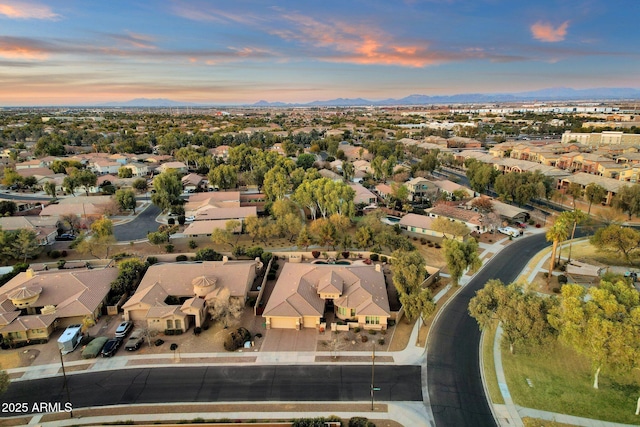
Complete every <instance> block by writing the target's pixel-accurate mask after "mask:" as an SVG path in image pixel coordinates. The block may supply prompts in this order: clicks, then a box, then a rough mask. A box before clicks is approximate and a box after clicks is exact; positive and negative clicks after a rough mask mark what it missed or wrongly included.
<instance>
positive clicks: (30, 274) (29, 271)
mask: <svg viewBox="0 0 640 427" xmlns="http://www.w3.org/2000/svg"><path fill="white" fill-rule="evenodd" d="M25 273H27V279H31V278H32V277H34V276H35V275H36V273H35V272H34V271H33V268H27V271H26V272H25Z"/></svg>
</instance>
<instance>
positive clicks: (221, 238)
mask: <svg viewBox="0 0 640 427" xmlns="http://www.w3.org/2000/svg"><path fill="white" fill-rule="evenodd" d="M241 228H242V223H241V222H240V221H238V220H236V219H232V220H229V221H227V222H225V223H224V228H216V229H215V230H213V232H212V233H211V241H212V242H213V243H215V244H217V245H229V246H231V247H232V248H235V247H236V245H237V244H238V239H239V238H240V233H239V231H238V230H239V229H241ZM235 233H237V234H238V235H237V237H234V234H235Z"/></svg>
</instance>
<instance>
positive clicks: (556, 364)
mask: <svg viewBox="0 0 640 427" xmlns="http://www.w3.org/2000/svg"><path fill="white" fill-rule="evenodd" d="M516 351H517V349H516ZM502 363H503V366H504V370H505V374H506V377H507V385H508V386H509V392H510V393H511V396H512V397H513V401H514V402H515V403H516V404H517V405H521V406H524V407H528V408H535V409H542V410H545V411H550V412H558V413H563V414H569V415H575V416H578V417H585V418H594V419H598V420H605V421H611V422H618V423H626V424H638V422H640V420H639V419H638V417H637V416H636V415H635V410H636V404H637V399H638V397H639V396H640V372H638V371H637V370H636V371H633V372H627V373H626V374H624V375H620V376H619V377H614V376H611V375H609V374H608V373H607V372H606V371H604V372H602V373H601V374H600V384H599V385H600V388H599V389H598V390H596V389H594V388H593V387H592V383H593V376H592V371H591V365H590V363H589V361H588V360H587V359H586V358H584V357H582V356H580V355H579V354H577V353H576V352H575V351H574V350H572V349H570V348H568V347H565V346H562V345H561V344H558V343H554V344H552V345H550V346H549V347H548V348H545V349H538V350H535V351H533V352H531V353H529V354H525V352H521V353H517V354H515V355H511V354H509V351H508V350H506V349H504V348H503V349H502ZM527 378H529V379H530V380H531V381H532V385H533V387H530V386H529V385H528V383H527Z"/></svg>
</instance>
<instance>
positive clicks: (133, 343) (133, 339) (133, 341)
mask: <svg viewBox="0 0 640 427" xmlns="http://www.w3.org/2000/svg"><path fill="white" fill-rule="evenodd" d="M143 342H144V336H143V335H142V331H141V330H137V331H133V332H132V333H131V336H129V339H128V340H127V343H126V344H125V345H124V348H125V350H128V351H134V350H137V349H139V348H140V346H141V345H142V343H143Z"/></svg>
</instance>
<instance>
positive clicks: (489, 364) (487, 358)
mask: <svg viewBox="0 0 640 427" xmlns="http://www.w3.org/2000/svg"><path fill="white" fill-rule="evenodd" d="M496 327H497V325H493V326H492V327H490V328H487V329H486V330H485V331H484V335H483V337H482V364H483V369H484V378H485V382H486V384H487V390H489V397H490V398H491V401H492V402H493V403H496V404H503V403H504V399H503V398H502V393H501V392H500V387H498V377H497V375H496V364H495V361H494V358H493V341H494V340H495V338H496Z"/></svg>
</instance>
